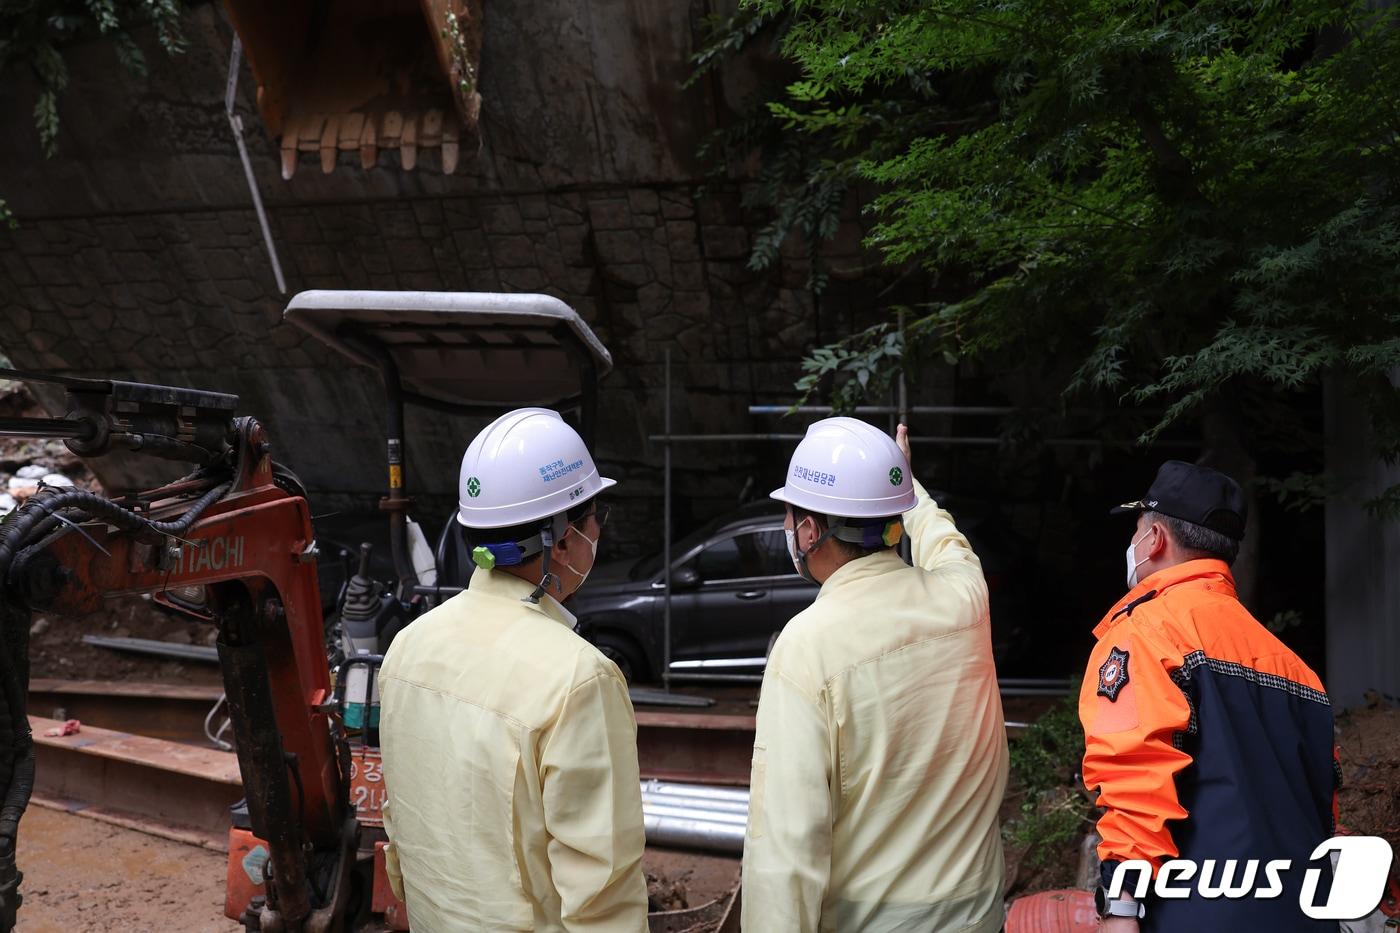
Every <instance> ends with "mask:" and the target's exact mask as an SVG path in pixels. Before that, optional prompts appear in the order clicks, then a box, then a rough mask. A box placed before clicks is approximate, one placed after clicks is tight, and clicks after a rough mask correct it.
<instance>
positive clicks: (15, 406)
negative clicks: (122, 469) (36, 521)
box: [0, 380, 102, 518]
mask: <svg viewBox="0 0 1400 933" xmlns="http://www.w3.org/2000/svg"><path fill="white" fill-rule="evenodd" d="M0 415H5V416H14V417H20V418H43V417H47V415H48V413H47V412H45V411H44V410H43V409H42V408H41V407H40V406H39V403H38V402H37V401H35V400H34V397H33V396H32V395H30V393H29V389H28V388H27V387H26V386H25V385H24V384H23V383H18V382H8V381H5V380H0ZM43 486H74V487H77V488H80V489H86V490H89V491H91V492H96V493H101V492H102V488H101V486H100V485H99V484H98V482H97V479H96V478H95V477H94V476H93V475H92V472H91V471H90V470H88V468H87V466H86V465H85V464H84V463H83V462H82V460H80V459H79V458H78V457H77V456H76V455H75V454H74V453H73V452H72V451H71V450H69V449H68V447H67V446H66V445H65V444H64V443H63V442H62V441H59V440H40V439H31V438H22V437H4V438H0V518H3V517H4V516H5V515H8V514H9V513H10V512H13V511H14V510H15V509H16V508H18V507H19V504H20V503H21V502H23V501H24V500H25V499H28V498H29V497H30V496H32V495H34V493H36V492H38V491H39V489H40V488H41V487H43Z"/></svg>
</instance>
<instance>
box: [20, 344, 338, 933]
mask: <svg viewBox="0 0 1400 933" xmlns="http://www.w3.org/2000/svg"><path fill="white" fill-rule="evenodd" d="M0 375H4V373H3V372H0ZM82 382H92V383H93V384H94V385H87V386H83V387H81V388H83V389H85V390H86V391H87V395H86V396H85V398H84V399H83V401H84V405H83V406H81V407H79V406H70V416H69V417H68V418H65V419H53V420H54V421H55V422H57V423H56V424H51V425H42V424H38V423H30V424H26V425H17V424H13V423H11V424H0V433H9V434H18V433H26V434H29V435H31V436H32V435H34V434H38V433H43V432H45V431H49V432H50V433H51V434H56V435H58V436H68V437H70V438H71V439H70V441H69V443H70V445H71V446H74V447H75V448H78V447H82V448H83V451H84V453H89V454H90V453H94V452H97V453H100V452H103V451H104V450H105V449H106V448H108V447H111V446H114V445H121V446H125V447H127V448H128V449H136V450H147V451H151V450H157V451H162V452H164V455H167V456H168V455H170V454H171V453H172V452H174V453H177V454H179V455H180V456H179V458H180V459H187V460H194V461H195V462H198V463H201V464H202V465H201V466H200V467H199V468H198V469H197V470H196V471H195V472H194V473H192V474H190V475H189V476H187V477H185V478H184V479H182V480H180V481H177V482H175V483H171V484H168V485H166V486H163V487H160V488H157V489H153V490H150V491H148V492H142V493H138V494H135V495H129V496H124V497H122V498H119V499H106V498H104V497H101V496H98V495H95V494H93V493H91V492H87V491H83V490H72V489H42V490H41V491H40V492H39V493H38V494H37V495H35V496H33V497H32V498H30V499H29V500H28V501H26V502H25V503H24V504H23V505H22V506H21V507H20V508H19V509H17V510H16V511H15V512H14V513H12V514H11V515H10V516H9V518H8V519H7V520H6V521H5V522H4V524H3V525H0V621H2V622H3V625H4V628H3V631H0V699H3V706H4V709H3V710H0V787H2V788H3V790H4V797H3V803H0V931H8V930H10V929H12V928H13V927H14V924H15V914H16V911H17V909H18V907H19V905H20V893H19V885H20V881H21V880H22V878H21V875H20V873H19V872H18V870H17V867H16V860H15V842H16V838H17V835H18V825H19V821H20V818H21V817H22V816H23V813H24V808H25V806H26V805H27V803H28V799H29V794H30V792H31V791H32V788H33V783H34V751H33V742H32V739H31V737H30V734H29V729H28V725H27V713H26V709H25V696H26V693H27V688H28V661H27V654H28V647H27V633H28V624H27V621H26V619H27V616H28V612H29V610H31V609H37V610H43V611H46V612H55V613H59V614H66V615H82V614H86V613H90V612H93V611H95V610H97V609H99V608H100V607H101V605H102V602H103V600H105V599H106V598H108V597H112V596H118V595H125V594H136V593H151V594H160V593H162V592H164V591H165V590H168V589H175V588H181V589H182V590H183V591H185V592H188V591H189V590H188V588H191V587H197V588H202V589H203V592H204V594H205V602H206V605H207V607H208V610H209V612H210V614H211V615H212V616H213V618H214V619H215V622H216V624H217V625H218V630H219V637H218V642H217V644H218V652H219V662H220V665H221V668H222V672H223V679H224V687H225V692H226V694H227V698H228V709H229V719H230V723H231V725H232V730H233V734H234V740H235V746H236V750H237V755H238V764H239V769H240V771H241V772H242V777H243V785H244V790H245V793H246V795H247V805H248V810H249V817H250V819H251V822H252V825H253V830H254V832H255V833H256V835H257V836H258V837H259V838H260V839H262V840H263V841H264V842H265V843H266V845H267V847H268V853H269V857H268V862H267V866H268V867H267V869H265V874H266V875H267V879H266V880H267V895H266V900H265V903H262V904H254V905H251V906H250V908H249V910H248V912H247V913H246V914H245V917H244V922H245V924H246V925H248V926H249V928H250V929H261V930H264V931H284V930H285V931H301V930H306V931H326V930H338V929H341V927H342V925H343V923H344V915H345V911H346V905H347V901H348V896H349V887H350V883H349V875H350V871H351V868H352V866H353V864H354V860H355V855H356V849H357V846H358V840H359V828H358V825H357V823H356V821H355V819H354V816H353V813H352V812H351V811H350V809H349V807H348V804H347V800H348V791H347V782H348V774H349V770H350V769H349V748H348V745H347V744H346V741H345V739H344V736H343V731H342V728H341V724H340V722H339V721H338V718H337V717H336V716H335V715H334V713H335V709H336V706H335V702H334V697H333V691H332V681H331V673H330V670H329V667H328V665H327V661H326V653H325V644H324V639H323V629H322V624H321V601H320V595H319V592H318V586H317V576H316V545H315V539H314V533H313V531H312V527H311V516H310V512H309V510H308V507H307V503H306V498H305V495H304V493H303V492H302V491H301V490H300V488H299V485H298V484H297V483H296V481H295V479H294V478H293V477H291V475H290V474H288V473H287V472H286V471H284V470H281V469H280V468H274V464H273V462H272V460H271V445H270V442H269V441H268V438H267V436H266V433H265V431H264V430H263V428H262V426H261V425H260V424H259V423H258V422H257V421H256V420H254V419H253V418H248V417H239V418H236V417H232V415H231V411H232V408H233V403H236V401H237V400H236V399H235V398H233V397H232V396H216V395H215V394H213V393H193V392H191V390H184V389H171V388H167V387H157V386H140V385H136V384H126V383H118V384H111V383H100V382H99V381H95V380H93V381H89V380H82ZM94 386H96V387H94ZM103 386H106V387H108V391H106V394H105V396H104V394H103V388H102V387H103ZM113 386H115V387H116V388H113ZM123 386H124V387H128V389H130V388H131V387H133V386H134V390H135V391H134V392H133V391H128V389H122V388H120V387H123ZM68 388H69V392H70V395H71V394H73V393H74V389H73V387H72V386H69V387H68ZM155 390H162V391H160V392H157V391H155ZM132 394H135V395H139V396H141V397H142V398H144V399H145V400H144V401H143V402H141V403H139V404H135V405H133V404H132V403H129V402H128V403H123V402H122V401H121V400H120V399H119V398H117V396H121V395H132ZM201 403H202V404H203V407H201ZM210 403H213V404H210ZM75 412H78V413H79V414H76V415H75ZM138 416H139V417H138ZM43 420H46V419H31V422H38V421H43ZM215 425H219V426H221V427H222V430H219V431H216V430H214V429H213V427H214V426H215ZM79 428H81V432H80V433H68V434H65V429H70V430H71V431H77V430H78V429H79ZM138 429H139V430H138ZM162 432H164V433H162ZM84 445H86V446H84Z"/></svg>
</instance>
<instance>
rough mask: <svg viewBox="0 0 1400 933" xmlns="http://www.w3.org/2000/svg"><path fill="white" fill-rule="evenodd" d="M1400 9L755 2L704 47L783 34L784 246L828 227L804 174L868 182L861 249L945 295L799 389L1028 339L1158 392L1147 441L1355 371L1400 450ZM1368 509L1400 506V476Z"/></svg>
mask: <svg viewBox="0 0 1400 933" xmlns="http://www.w3.org/2000/svg"><path fill="white" fill-rule="evenodd" d="M1396 17H1397V14H1396V12H1395V11H1393V10H1384V11H1377V10H1371V9H1369V8H1368V7H1367V6H1366V5H1365V4H1363V3H1357V2H1350V0H1293V2H1282V0H1274V2H1267V0H1256V2H1243V0H1197V2H1190V3H1188V2H1180V0H1164V2H1158V3H1151V4H1148V3H1139V2H1135V0H1076V2H1062V0H754V2H752V3H751V4H750V5H749V6H746V7H745V8H744V9H743V10H742V11H741V12H740V14H739V15H738V17H736V18H735V19H734V20H731V21H730V22H728V23H726V24H724V26H723V27H721V28H719V29H718V30H717V31H716V33H715V38H714V41H713V43H712V44H711V46H710V47H709V48H708V49H707V50H706V51H705V52H704V53H702V56H703V58H702V59H701V61H702V63H703V64H708V65H711V66H713V63H714V61H716V60H718V59H720V58H722V57H723V56H724V55H725V54H727V53H730V52H732V51H733V50H734V49H735V48H738V47H740V46H742V45H743V43H744V41H745V37H746V36H760V35H768V36H769V37H770V41H776V42H777V43H778V45H779V47H780V48H781V50H782V52H783V53H784V55H785V56H787V57H788V58H789V59H790V60H791V62H793V63H794V64H795V66H796V67H797V68H798V69H799V75H798V77H797V78H796V80H792V81H790V82H788V83H787V85H786V87H785V88H784V89H783V91H782V92H781V93H780V94H776V95H774V96H772V97H770V98H769V99H768V100H767V101H766V115H767V118H768V121H769V123H768V125H769V126H770V127H772V126H777V127H778V128H779V129H781V130H782V131H783V133H785V134H786V135H788V136H793V137H798V138H800V139H802V140H803V141H804V143H805V145H806V146H807V147H808V150H809V151H808V152H807V154H806V156H805V158H804V160H803V161H802V162H801V163H800V164H793V165H789V166H786V167H785V171H786V172H787V174H786V175H784V176H783V177H782V181H781V183H779V184H774V183H772V180H771V179H768V180H766V182H767V183H766V186H761V188H765V187H766V190H767V192H768V194H769V196H770V199H771V201H772V203H773V205H774V208H775V217H776V218H777V219H776V224H777V226H775V227H774V228H773V229H772V230H770V237H769V239H772V236H774V235H778V234H782V235H787V234H788V233H790V232H792V231H794V230H797V231H799V232H801V233H803V234H806V235H808V236H811V235H812V233H813V232H815V234H816V235H817V236H821V235H823V234H824V233H825V232H826V231H829V230H831V229H833V225H832V224H833V222H832V220H830V219H828V220H827V221H826V222H825V224H823V223H822V221H821V219H820V218H817V219H816V220H815V221H814V220H813V219H811V218H803V220H802V222H801V223H800V224H794V223H792V222H791V221H792V219H793V218H794V217H795V216H798V215H796V214H794V213H793V212H794V211H798V210H800V207H791V206H790V205H791V204H792V202H794V201H796V203H797V204H798V205H801V204H802V203H804V198H807V197H808V193H809V191H810V186H811V184H812V183H813V182H814V181H816V180H819V179H825V180H827V181H829V182H830V183H831V184H833V185H845V186H850V185H851V184H852V183H853V182H857V181H859V182H862V183H869V184H871V185H873V186H874V190H875V191H876V194H875V196H874V198H873V199H872V200H871V202H870V203H869V204H868V205H867V206H868V208H869V209H870V210H872V211H874V212H875V214H876V217H877V219H878V221H879V223H878V226H876V228H875V230H874V233H873V234H872V235H871V237H870V239H869V244H870V245H871V246H873V247H875V248H877V249H878V250H879V251H880V253H881V255H882V257H883V259H884V261H885V262H886V263H888V264H891V265H894V266H903V267H912V268H920V269H923V270H926V271H927V272H928V273H929V274H930V276H931V277H932V279H933V281H934V283H935V288H936V290H937V294H939V295H940V296H943V297H944V300H941V301H938V302H936V303H932V304H930V305H928V306H924V307H919V308H917V309H912V310H913V311H914V312H915V313H914V314H912V315H911V316H910V318H909V324H908V325H907V327H906V329H905V331H904V332H903V333H895V332H894V330H893V329H892V328H891V327H889V326H886V325H882V326H879V327H876V328H874V329H872V330H871V331H868V332H866V333H864V334H857V335H854V336H853V337H851V338H848V339H847V340H846V341H843V342H842V343H840V344H837V345H834V346H831V347H827V348H824V349H822V350H819V351H818V352H817V353H816V354H814V355H813V356H812V357H811V358H809V359H808V360H807V361H806V375H805V377H804V379H803V381H802V383H800V387H801V388H803V389H807V390H811V389H813V388H815V387H816V386H817V385H818V384H819V382H822V383H823V384H827V383H830V381H831V379H830V377H832V376H835V377H836V380H835V386H836V390H837V398H836V401H837V402H838V403H839V404H849V403H850V402H852V401H855V400H857V399H858V398H860V397H862V396H863V394H865V393H866V392H869V391H871V390H883V389H884V388H885V387H886V386H887V385H888V380H889V378H890V377H891V376H892V374H893V371H894V370H895V367H891V366H889V365H886V362H887V360H888V358H889V357H890V356H900V355H903V356H905V357H906V359H907V360H908V361H909V362H912V361H913V360H914V359H916V358H932V359H936V358H939V357H943V358H946V359H948V360H950V361H952V360H957V359H985V358H989V357H993V356H995V355H996V354H999V353H1006V352H1008V351H1011V350H1017V349H1018V350H1019V352H1021V353H1025V352H1026V351H1027V350H1028V349H1030V350H1033V352H1034V353H1036V354H1039V355H1040V356H1041V357H1042V358H1046V359H1053V360H1059V361H1062V362H1064V363H1066V364H1068V365H1065V366H1064V367H1062V372H1063V375H1062V376H1061V377H1060V382H1061V386H1060V388H1062V389H1063V390H1064V391H1065V392H1066V393H1068V394H1072V395H1074V396H1075V397H1076V401H1077V402H1080V403H1082V402H1083V400H1085V399H1091V400H1092V399H1095V398H1097V399H1099V400H1100V401H1105V402H1108V403H1110V404H1111V403H1113V402H1116V401H1122V400H1126V401H1130V402H1137V403H1151V404H1154V405H1165V406H1166V410H1165V414H1164V415H1163V416H1162V418H1161V419H1160V420H1159V421H1158V422H1157V423H1156V424H1155V425H1154V426H1152V427H1151V428H1150V429H1149V430H1148V431H1147V432H1146V433H1145V434H1144V436H1143V439H1144V440H1146V439H1150V438H1151V437H1154V436H1156V435H1157V434H1158V433H1159V432H1160V431H1161V430H1162V429H1164V428H1165V427H1167V426H1169V425H1171V424H1172V423H1174V422H1177V421H1179V420H1181V419H1183V418H1185V417H1186V416H1188V415H1190V414H1193V413H1196V412H1199V411H1201V410H1202V409H1203V408H1206V407H1209V406H1212V405H1221V404H1229V403H1231V402H1233V401H1236V400H1238V399H1239V398H1244V397H1262V398H1265V399H1266V400H1268V401H1269V403H1270V404H1269V405H1266V406H1265V407H1266V408H1267V409H1268V411H1269V414H1270V417H1278V416H1279V415H1280V414H1282V415H1283V416H1284V417H1287V416H1288V415H1289V412H1288V410H1287V403H1288V401H1289V400H1290V398H1291V397H1293V395H1294V393H1296V392H1297V391H1298V390H1300V389H1304V388H1309V387H1315V386H1316V385H1317V382H1318V380H1319V379H1320V378H1321V377H1322V376H1323V375H1324V374H1327V373H1338V374H1343V375H1344V376H1345V377H1346V384H1347V385H1348V386H1349V388H1350V391H1352V392H1353V393H1354V394H1355V396H1356V398H1357V400H1358V403H1359V404H1361V405H1364V406H1365V409H1366V411H1367V412H1368V414H1369V415H1370V418H1371V423H1372V425H1373V428H1374V436H1375V438H1376V441H1377V453H1378V454H1379V455H1381V456H1383V457H1385V458H1387V459H1391V460H1394V459H1395V458H1396V457H1397V456H1400V396H1398V395H1397V390H1396V388H1395V387H1394V385H1393V384H1392V382H1391V379H1390V375H1389V374H1390V371H1391V370H1392V369H1393V368H1394V367H1396V366H1397V365H1400V304H1398V303H1397V298H1400V263H1397V260H1400V187H1397V184H1398V182H1397V179H1400V172H1397V169H1400V163H1398V162H1397V132H1400V90H1397V89H1400V28H1397V26H1398V25H1400V24H1397V22H1396ZM755 24H757V25H755ZM764 28H766V29H768V30H769V31H768V33H764V32H763V29H764ZM749 119H750V120H751V121H756V122H758V118H757V117H754V116H753V115H750V118H749ZM748 133H749V137H750V138H753V139H759V138H761V134H760V133H757V132H755V131H753V130H749V131H748ZM764 170H765V171H768V172H770V174H772V173H773V172H774V163H771V162H770V161H769V160H767V159H765V160H764ZM760 180H761V181H765V179H763V178H762V176H760ZM808 200H810V199H809V198H808ZM834 210H835V209H834V208H833V211H832V212H833V213H834ZM760 242H762V241H760ZM754 260H755V263H756V264H759V265H760V266H761V265H762V264H763V263H764V262H765V261H766V256H765V255H763V254H760V253H759V252H755V255H754ZM1374 505H1376V506H1377V507H1378V508H1381V509H1383V510H1385V511H1387V512H1390V513H1392V514H1393V513H1396V512H1400V487H1396V488H1392V489H1391V490H1389V491H1388V493H1387V494H1386V495H1385V496H1384V497H1383V498H1382V499H1381V500H1379V501H1378V502H1376V503H1374Z"/></svg>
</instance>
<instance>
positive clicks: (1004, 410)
mask: <svg viewBox="0 0 1400 933" xmlns="http://www.w3.org/2000/svg"><path fill="white" fill-rule="evenodd" d="M900 382H901V386H900V400H901V404H900V405H857V406H856V407H855V408H852V409H848V411H850V412H851V413H852V414H857V415H899V416H904V415H1010V414H1012V413H1014V412H1016V411H1017V409H1016V408H1013V407H1011V406H1009V405H909V404H908V397H907V395H906V391H907V390H906V389H905V388H904V386H903V385H902V383H903V376H902V375H901V378H900ZM835 412H836V409H835V408H833V407H832V406H830V405H750V406H749V414H751V415H788V414H792V415H831V414H835Z"/></svg>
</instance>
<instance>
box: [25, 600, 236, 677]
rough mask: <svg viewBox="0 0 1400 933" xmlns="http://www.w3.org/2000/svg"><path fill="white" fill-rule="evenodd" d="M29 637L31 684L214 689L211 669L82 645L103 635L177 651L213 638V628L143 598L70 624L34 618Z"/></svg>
mask: <svg viewBox="0 0 1400 933" xmlns="http://www.w3.org/2000/svg"><path fill="white" fill-rule="evenodd" d="M29 632H30V637H29V664H30V672H29V676H30V677H31V678H35V679H37V678H43V677H52V678H58V679H60V680H148V681H158V682H162V683H182V684H218V683H220V679H219V666H218V665H217V664H203V663H199V662H194V661H172V660H165V659H162V658H156V657H148V656H145V655H137V654H128V653H127V652H124V651H114V650H112V649H110V648H99V647H97V646H95V645H89V644H85V643H84V642H83V636H84V635H107V636H111V637H114V638H149V639H153V640H155V641H164V642H170V643H172V644H177V645H212V644H214V639H215V638H216V637H217V632H216V630H215V628H214V626H213V625H210V624H207V623H203V622H194V621H190V620H189V619H187V618H186V617H184V616H181V615H177V614H175V613H171V612H167V611H165V610H163V609H160V608H158V607H157V606H156V605H155V604H154V603H152V602H151V600H150V599H148V598H146V597H144V596H126V597H120V598H117V599H111V600H108V601H107V604H106V605H105V606H104V607H103V609H102V610H101V611H100V612H95V613H93V614H92V615H90V616H83V617H81V618H76V619H70V618H64V617H62V616H57V615H46V614H40V613H35V614H34V615H33V616H32V617H31V620H30V629H29Z"/></svg>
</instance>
